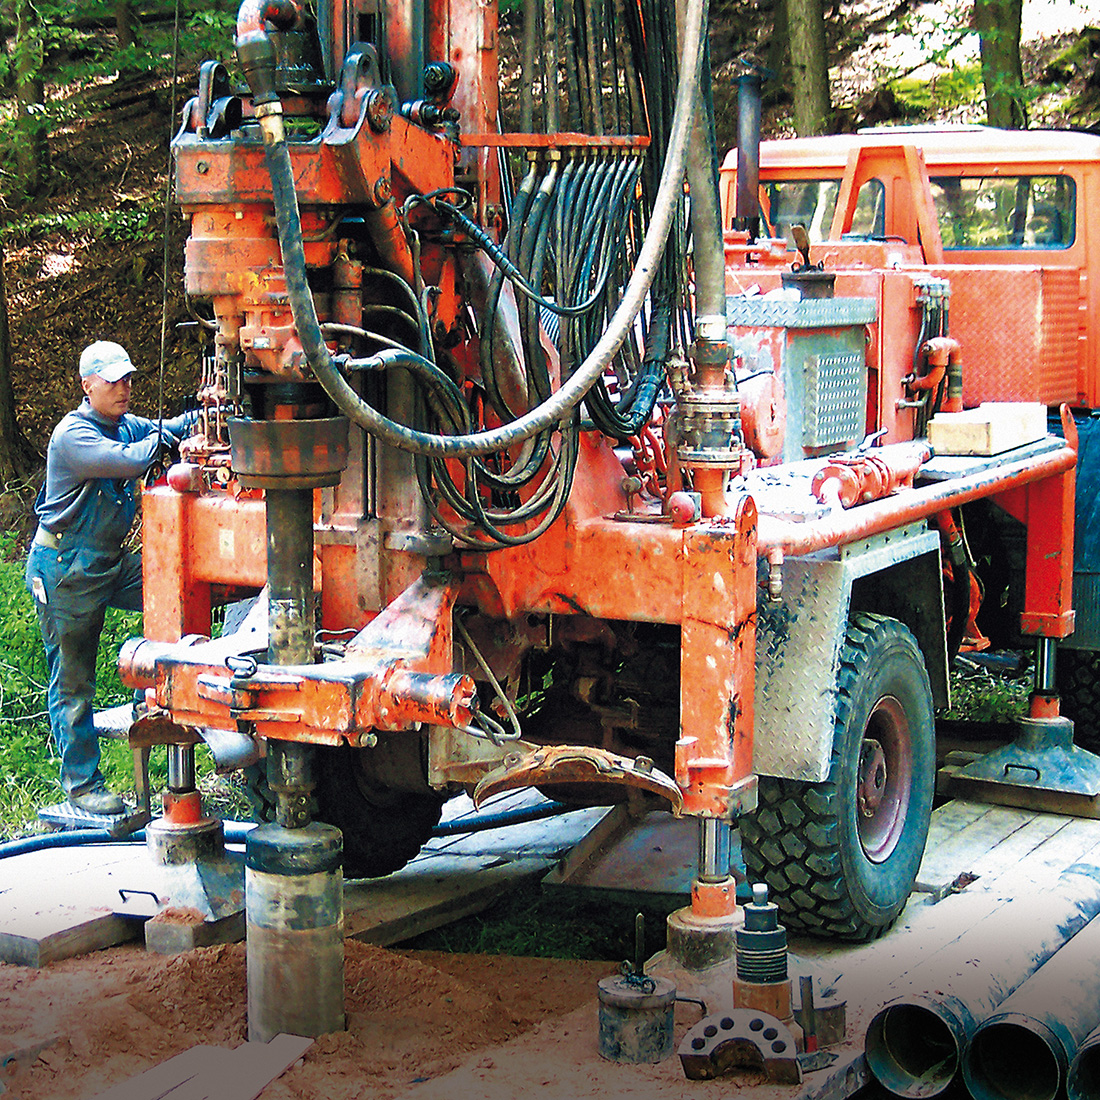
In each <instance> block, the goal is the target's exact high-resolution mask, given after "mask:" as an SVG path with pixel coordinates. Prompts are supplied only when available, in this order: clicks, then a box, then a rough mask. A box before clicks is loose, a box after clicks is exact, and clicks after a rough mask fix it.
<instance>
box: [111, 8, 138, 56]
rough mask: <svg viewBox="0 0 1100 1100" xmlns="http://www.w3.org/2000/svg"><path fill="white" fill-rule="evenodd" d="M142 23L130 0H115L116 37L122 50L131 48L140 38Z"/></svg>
mask: <svg viewBox="0 0 1100 1100" xmlns="http://www.w3.org/2000/svg"><path fill="white" fill-rule="evenodd" d="M140 28H141V23H140V21H139V20H138V17H137V15H136V14H135V13H134V7H133V4H132V3H131V2H130V0H115V38H116V39H117V40H118V48H119V49H120V50H125V49H129V47H130V46H133V45H134V44H135V43H136V42H137V41H138V40H139V37H140V35H139V31H140Z"/></svg>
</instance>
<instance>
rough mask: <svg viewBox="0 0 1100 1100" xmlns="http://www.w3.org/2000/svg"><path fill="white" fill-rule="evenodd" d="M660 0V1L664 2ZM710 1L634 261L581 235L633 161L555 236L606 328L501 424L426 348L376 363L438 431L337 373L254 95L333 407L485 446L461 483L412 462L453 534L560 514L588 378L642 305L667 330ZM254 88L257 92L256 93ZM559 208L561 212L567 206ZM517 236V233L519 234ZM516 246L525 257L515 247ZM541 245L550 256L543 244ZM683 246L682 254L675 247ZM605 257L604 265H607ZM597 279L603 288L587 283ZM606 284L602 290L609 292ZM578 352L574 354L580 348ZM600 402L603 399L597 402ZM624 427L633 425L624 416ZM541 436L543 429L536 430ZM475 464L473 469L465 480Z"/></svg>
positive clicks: (696, 11) (281, 169)
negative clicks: (408, 384) (386, 409)
mask: <svg viewBox="0 0 1100 1100" xmlns="http://www.w3.org/2000/svg"><path fill="white" fill-rule="evenodd" d="M650 6H652V5H650ZM656 7H657V9H658V10H659V9H660V8H661V7H662V5H657V6H656ZM706 9H707V4H706V0H689V4H688V8H687V11H686V13H685V22H684V38H683V42H684V46H683V54H682V58H681V65H680V72H679V81H678V85H677V93H676V101H675V110H674V112H673V116H672V121H671V125H670V127H669V131H668V143H667V152H666V155H665V158H664V164H663V168H662V173H661V179H660V185H659V187H658V190H657V193H656V195H655V196H654V199H653V201H652V207H651V210H650V213H649V222H648V226H647V228H646V232H645V236H644V238H643V239H642V240H641V242H640V243H639V245H638V247H637V254H636V256H633V257H631V262H632V270H631V274H630V278H629V280H628V281H627V282H626V285H625V286H620V285H619V284H618V282H617V281H616V280H614V279H613V278H612V275H613V273H614V271H615V268H616V264H618V263H620V262H621V259H622V257H623V256H624V255H626V241H625V237H624V236H623V234H622V233H620V238H621V239H622V240H621V245H620V249H619V250H618V251H617V252H616V254H615V255H614V256H613V257H612V258H610V259H607V258H605V257H603V256H597V255H596V251H595V248H594V247H593V248H590V247H589V245H591V244H592V242H593V241H599V240H600V239H602V238H604V237H605V236H606V233H607V232H611V231H612V230H613V229H614V225H615V221H616V219H617V220H618V221H619V222H620V224H622V222H623V218H624V210H625V209H626V207H627V206H628V205H629V202H628V200H629V199H630V198H632V196H631V194H630V192H631V187H630V184H629V172H625V173H614V172H613V173H611V174H610V175H608V174H607V173H604V174H603V178H602V179H601V180H600V183H601V186H606V187H607V188H608V189H609V192H608V193H614V194H617V195H618V196H619V201H618V203H617V209H616V210H615V211H613V214H614V217H611V218H609V219H608V220H607V222H606V224H605V225H604V226H602V227H601V226H600V225H599V224H598V222H597V223H589V225H588V232H587V233H584V232H581V233H578V234H576V235H575V236H572V237H570V236H569V234H568V233H566V234H565V235H563V236H562V237H561V238H560V243H561V245H562V249H563V255H562V256H561V257H560V258H559V257H558V256H557V254H556V253H555V254H554V256H553V271H554V272H555V273H560V274H562V275H564V276H566V277H567V281H568V277H569V276H570V275H571V276H572V289H573V290H574V291H578V290H579V289H581V288H583V289H585V290H587V291H588V292H589V293H588V296H589V297H590V298H592V299H593V303H592V307H591V308H593V309H595V308H596V305H597V304H599V303H601V302H602V303H603V305H604V309H603V310H601V313H600V316H601V318H602V317H603V316H606V313H607V312H610V313H611V316H610V318H609V319H608V320H607V322H606V327H604V326H603V324H602V322H601V323H600V324H599V325H597V326H595V327H599V328H602V332H600V334H599V337H598V338H597V339H596V340H595V342H594V343H593V344H592V346H591V347H590V348H588V349H587V351H586V353H585V357H584V360H583V361H582V362H580V363H579V364H578V365H577V366H576V368H575V369H574V370H573V371H572V372H571V373H569V374H568V376H564V375H563V378H562V380H561V385H560V386H559V388H558V389H557V390H554V391H552V392H550V389H549V387H548V386H546V385H540V386H535V387H534V389H533V394H532V396H533V397H535V398H537V399H538V403H537V404H536V405H535V406H534V407H533V408H531V409H529V410H528V411H526V412H524V413H523V414H522V415H519V416H517V417H515V418H513V419H508V420H507V421H506V422H505V423H503V424H501V425H500V426H499V427H495V428H490V429H488V430H481V431H472V430H471V427H470V426H471V425H472V424H476V423H479V422H481V421H480V415H479V412H480V411H479V410H477V409H475V410H473V412H471V411H470V410H468V409H466V408H465V405H464V403H463V401H462V400H461V391H459V390H458V387H457V385H456V384H455V382H454V381H453V380H451V379H449V378H448V377H447V375H446V372H444V371H443V370H441V369H440V368H439V367H437V366H436V365H435V364H434V363H433V362H432V360H431V358H430V357H422V356H416V355H415V354H414V353H411V352H406V351H404V350H402V349H398V351H397V352H395V353H394V355H393V356H390V357H388V358H386V357H384V356H380V357H378V361H377V364H376V365H377V366H378V367H379V368H385V367H388V366H394V365H399V366H402V367H406V368H408V369H412V370H414V372H416V373H417V376H418V377H419V378H420V379H421V380H422V381H423V382H424V384H425V386H426V391H425V404H426V405H427V407H428V408H430V409H431V412H432V414H433V417H434V419H435V423H436V425H437V426H438V427H440V428H442V429H443V430H442V431H440V432H426V431H422V430H420V429H419V428H416V427H413V426H412V425H407V424H401V423H398V422H396V421H394V420H391V419H389V418H388V417H386V416H385V415H383V414H382V413H381V412H379V410H378V409H377V408H375V407H374V406H373V405H371V404H370V403H368V402H367V401H365V400H363V398H361V397H360V396H359V394H358V393H357V392H356V391H355V389H354V388H353V387H352V386H351V385H350V384H349V383H348V381H347V380H346V379H345V377H344V375H343V374H342V372H341V370H340V369H339V366H338V364H337V363H336V362H335V361H334V359H333V357H332V355H331V354H330V352H329V350H328V348H327V346H326V344H325V338H324V334H323V333H322V331H321V328H320V325H319V324H318V321H317V314H316V310H315V307H314V302H313V296H312V293H311V291H310V288H309V284H308V281H307V277H306V265H305V255H304V249H303V245H302V230H301V218H300V214H299V211H298V202H297V195H296V193H295V188H294V175H293V169H292V163H291V158H290V153H289V150H288V148H287V144H286V140H285V134H284V132H283V128H282V124H281V117H279V116H280V110H279V109H278V106H277V100H276V99H274V98H273V96H272V93H271V92H270V91H269V92H267V93H265V95H264V97H263V98H264V99H265V100H266V102H264V103H262V107H263V110H262V111H259V110H258V112H257V114H258V116H259V117H260V120H261V127H262V129H263V135H264V148H265V154H266V161H267V167H268V171H269V174H270V176H271V182H272V192H273V198H274V204H275V214H276V223H277V226H278V231H279V242H280V247H281V250H282V257H283V267H284V271H285V274H286V282H287V291H288V298H289V300H290V305H291V311H292V313H293V316H294V322H295V327H296V328H297V330H298V334H299V338H300V340H301V343H302V347H303V350H304V352H305V356H306V360H307V362H308V363H309V366H310V368H311V369H312V370H313V373H314V375H315V377H316V378H317V380H318V381H319V382H320V383H321V385H322V386H323V387H324V389H325V391H326V392H327V393H328V395H329V397H330V398H331V399H332V400H333V402H334V403H335V404H336V406H337V408H339V409H340V411H341V412H343V413H344V415H346V416H348V417H349V419H351V420H352V421H353V422H354V423H356V424H357V425H359V426H360V427H362V428H363V429H364V430H366V431H367V432H370V433H371V434H373V435H375V436H376V437H377V438H378V439H379V440H381V441H382V442H383V443H385V444H388V445H390V446H394V447H398V448H400V449H402V450H405V451H411V452H413V453H414V454H417V455H420V456H423V457H425V458H429V459H434V460H444V459H474V458H477V457H478V456H493V457H492V458H491V459H489V460H487V461H485V462H479V463H477V465H476V466H471V464H470V463H465V464H463V469H464V474H463V476H462V478H461V479H460V480H461V481H462V482H463V484H462V485H461V486H460V485H459V484H457V483H456V482H455V480H454V478H453V477H452V476H451V475H450V473H449V472H448V476H447V479H446V480H445V481H444V482H442V483H441V482H440V480H438V477H437V476H436V477H430V476H429V475H430V474H434V475H438V473H439V471H440V469H441V465H442V464H441V463H439V462H436V463H435V465H434V467H431V468H429V467H428V466H426V465H425V463H423V462H421V463H420V478H421V485H422V488H423V489H424V490H425V491H426V492H427V493H428V494H429V503H430V505H433V506H434V510H435V512H436V516H437V518H438V519H442V518H443V516H442V513H441V512H440V510H439V508H438V506H435V505H434V500H433V497H434V492H433V489H432V483H433V482H434V486H435V487H436V488H437V489H438V491H439V494H440V496H441V498H442V499H443V500H444V501H446V503H447V504H449V505H450V506H451V507H452V508H453V509H454V510H455V511H458V512H459V515H460V517H461V518H462V520H464V521H465V522H467V523H468V524H470V527H469V528H466V527H461V526H456V525H455V524H453V523H450V522H448V527H449V528H450V529H451V530H452V533H453V534H455V535H456V536H457V537H458V538H459V539H460V540H461V541H463V542H465V543H467V544H470V543H474V544H476V545H478V546H481V547H484V548H490V549H491V548H493V547H494V546H503V545H513V544H515V543H517V542H524V541H528V540H530V539H531V538H534V537H536V536H537V535H538V534H539V533H541V531H543V530H545V528H546V527H547V526H549V524H550V523H552V522H553V520H554V519H555V518H556V517H557V515H558V514H560V511H561V509H562V508H563V507H564V505H565V501H566V499H567V498H568V494H569V487H570V485H571V482H572V474H573V468H574V465H575V461H576V450H577V444H576V438H575V434H576V420H577V417H578V408H579V406H580V404H581V402H582V401H583V400H584V399H585V397H586V395H587V394H588V393H589V392H590V391H591V390H592V387H593V386H594V385H595V384H596V383H597V382H599V381H600V380H601V379H602V376H603V375H604V374H605V372H606V371H607V370H608V369H609V367H610V366H611V364H612V363H613V361H614V360H615V358H616V356H617V355H618V353H619V352H620V350H621V349H622V347H623V344H624V342H625V341H626V340H627V339H628V338H632V337H633V336H634V335H635V333H636V331H637V318H638V316H639V314H640V313H642V311H643V310H644V309H646V308H647V307H648V309H649V310H650V311H651V312H652V313H653V315H654V316H658V317H664V318H665V319H666V320H665V321H663V322H662V324H663V325H664V330H663V332H662V334H661V340H660V341H659V342H661V343H662V346H663V345H665V344H667V317H668V315H669V311H668V307H667V294H668V292H667V289H666V290H662V291H661V292H660V293H655V294H654V295H652V296H651V290H652V289H653V287H654V280H655V278H656V276H657V275H658V273H659V272H661V271H662V270H663V271H665V272H666V273H667V271H668V270H669V268H668V264H667V261H665V260H664V253H665V244H666V241H667V238H668V234H669V230H670V228H671V226H672V225H673V223H674V222H678V223H679V222H681V221H682V215H681V206H682V198H683V195H682V182H683V177H684V171H685V165H686V154H687V144H688V137H689V135H690V132H691V127H692V124H693V121H694V113H695V110H696V108H697V104H698V96H699V86H700V79H701V67H702V58H703V55H704V52H705V51H704V34H703V32H704V28H705V24H706ZM654 33H655V32H654V31H653V30H650V29H647V30H646V32H645V35H643V37H644V39H645V44H646V48H647V49H648V50H650V51H653V50H655V49H657V46H656V45H655V42H654ZM246 71H248V70H246ZM251 79H252V77H251V73H250V80H251ZM253 90H254V91H255V90H256V89H255V88H254V89H253ZM256 98H257V101H258V102H259V100H260V98H261V97H260V96H257V97H256ZM576 175H577V173H576V172H574V173H573V174H572V177H575V176H576ZM581 175H582V176H583V175H585V174H584V173H582V174H581ZM592 175H593V177H595V176H597V175H599V173H592ZM572 177H571V179H572ZM635 178H636V177H635ZM595 182H596V181H595V178H593V179H590V180H588V186H589V188H591V187H592V186H593V185H594V183H595ZM572 186H575V185H574V184H573V183H571V184H570V187H572ZM635 190H636V188H635ZM570 193H572V192H570ZM543 209H544V210H548V209H550V203H549V200H547V201H546V202H545V203H544V204H543ZM565 213H566V214H567V213H568V211H565ZM580 213H582V212H580V211H577V214H580ZM543 217H545V214H541V215H540V224H541V218H543ZM525 224H526V219H525ZM552 224H553V223H552ZM578 224H580V225H581V227H582V229H583V228H584V225H585V223H584V221H583V220H582V221H581V222H580V223H577V222H573V223H568V219H566V221H565V222H563V224H562V229H563V233H564V231H565V230H566V229H567V228H575V227H576V226H577V225H578ZM540 236H541V233H540V234H536V235H535V237H534V239H533V240H534V243H533V244H532V245H531V256H532V261H533V262H534V260H535V257H536V250H537V245H538V242H539V239H540ZM519 239H520V242H522V240H523V235H522V234H520V238H519ZM570 240H571V241H572V243H573V245H574V246H575V251H574V252H573V253H572V254H571V255H567V254H566V249H565V247H564V246H565V245H566V244H567V243H569V241H570ZM513 247H516V246H513ZM631 251H633V250H631ZM520 255H521V256H522V252H521V253H520ZM546 255H547V256H549V251H548V249H547V252H546ZM680 256H681V259H682V251H680ZM589 257H590V258H589ZM605 266H606V269H607V275H606V276H605V275H604V268H605ZM586 284H587V285H586ZM533 289H534V290H535V291H536V293H537V292H538V291H539V290H540V289H541V288H540V287H538V286H537V285H536V286H535V287H533ZM597 290H598V291H599V293H595V291H597ZM604 291H606V292H607V293H606V296H605V295H604V293H603V292H604ZM558 293H559V295H561V296H562V297H563V300H565V298H566V297H567V293H568V292H566V294H565V295H562V292H561V288H559V292H558ZM540 297H541V295H540ZM613 301H617V305H616V306H615V308H614V310H613V312H612V311H611V308H610V307H611V304H612V302H613ZM537 304H538V305H542V304H545V303H537ZM573 304H574V305H575V303H573ZM550 305H551V307H553V306H555V305H557V303H556V302H551V303H550ZM565 308H566V309H568V308H570V303H568V302H566V307H565ZM593 335H594V333H593V332H592V331H588V332H587V333H585V332H584V331H583V330H582V331H580V332H574V333H572V334H571V335H570V337H569V339H570V340H571V341H572V343H571V344H570V347H571V348H576V349H582V348H583V345H584V344H585V343H588V342H589V341H590V340H591V338H592V336H593ZM527 344H528V348H529V350H530V349H531V348H530V345H531V341H527ZM539 350H540V351H541V349H539ZM574 354H579V350H578V351H577V352H575V353H574ZM528 358H530V356H528ZM645 362H646V363H648V364H650V372H651V373H652V364H653V363H655V362H660V361H659V360H657V359H656V358H655V356H654V355H653V354H651V353H650V352H647V353H646V355H645ZM528 370H529V372H530V371H532V370H533V371H534V372H535V373H537V372H538V367H537V364H536V365H535V366H534V367H533V368H532V367H531V366H530V365H528ZM643 373H644V372H643ZM656 389H657V386H656V384H655V382H654V381H649V382H646V381H645V379H644V377H640V378H639V380H638V381H637V384H632V383H630V382H628V383H627V385H626V386H625V390H626V391H627V393H626V397H627V401H628V403H629V405H631V406H635V405H637V403H638V399H639V397H641V398H644V399H645V400H644V401H643V402H642V403H641V404H640V405H638V407H637V408H634V410H633V413H632V417H631V421H630V422H633V421H634V419H636V418H637V417H638V415H639V413H640V412H641V411H642V410H644V417H645V418H648V415H649V412H650V411H651V409H652V399H655V396H656ZM646 402H648V403H649V407H648V409H646V408H645V403H646ZM606 403H607V402H603V404H606ZM600 404H601V402H600V401H598V400H594V401H593V405H594V406H597V407H598V406H599V405H600ZM641 422H644V420H642V421H641ZM624 426H625V427H629V424H625V425H624ZM448 429H449V430H448ZM554 433H561V434H560V437H559V438H560V443H559V444H558V445H557V446H556V447H555V446H554V445H553V442H552V441H553V438H554ZM540 435H541V436H542V438H539V437H540ZM527 441H530V442H527ZM523 443H526V444H527V445H526V446H525V447H523V448H522V449H521V450H520V452H519V454H518V457H516V456H515V455H513V453H512V449H513V448H516V447H517V445H519V444H523ZM471 470H472V471H473V473H474V480H473V482H472V481H471ZM535 479H537V482H536V484H535V487H534V489H533V490H530V491H528V495H527V499H526V500H525V499H523V497H522V494H521V493H520V492H519V488H520V486H521V485H523V486H526V485H528V484H529V483H530V482H532V481H534V480H535ZM481 488H484V489H485V490H486V491H487V493H488V496H489V502H488V503H489V506H488V507H486V503H485V500H484V497H483V494H482V492H481V491H480V489H481ZM459 505H460V507H458V506H459ZM532 521H535V522H534V525H533V526H531V523H532ZM508 526H513V527H514V526H518V527H520V528H521V530H520V531H518V532H506V531H505V530H504V528H505V527H508Z"/></svg>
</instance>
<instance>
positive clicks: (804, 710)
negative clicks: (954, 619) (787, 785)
mask: <svg viewBox="0 0 1100 1100" xmlns="http://www.w3.org/2000/svg"><path fill="white" fill-rule="evenodd" d="M928 554H931V555H935V557H934V558H931V559H929V562H928V566H929V568H928V569H927V570H926V571H925V590H924V593H923V598H922V599H915V598H913V597H912V593H911V592H909V593H908V595H907V594H906V592H904V591H902V589H905V590H908V589H911V587H912V585H913V577H912V571H911V570H908V569H903V570H900V571H899V570H897V569H896V568H895V567H897V566H899V565H901V564H902V563H904V562H909V561H914V560H915V559H917V558H919V557H921V556H923V555H928ZM864 577H874V578H875V582H874V583H873V584H867V585H863V586H861V589H860V597H861V598H860V600H859V601H858V602H859V605H860V606H859V610H862V611H878V612H880V613H882V614H886V615H891V616H894V617H896V618H899V619H901V620H902V621H903V622H905V623H906V625H907V626H909V628H910V629H911V630H913V632H914V633H915V634H916V635H917V638H918V641H919V642H920V643H921V648H922V651H923V652H924V656H925V661H926V663H927V664H928V666H929V675H930V678H931V680H932V684H933V691H934V694H935V695H936V697H937V702H938V703H941V704H942V703H945V702H946V677H947V671H946V653H945V651H944V643H943V641H942V631H943V593H942V588H941V587H940V586H939V536H938V535H937V534H936V533H934V532H932V531H928V530H925V529H924V528H923V525H921V524H915V525H913V526H911V527H907V528H903V529H900V530H898V531H891V532H888V533H887V534H884V535H880V536H877V537H875V538H872V539H866V540H864V541H861V542H858V543H853V544H851V545H849V546H845V547H842V548H841V549H840V550H839V551H838V550H831V551H822V552H821V553H819V554H808V555H806V556H804V557H800V558H787V559H786V560H785V561H784V563H783V595H782V597H781V599H779V600H778V601H774V602H773V601H770V600H767V599H766V598H765V597H764V596H763V595H762V596H761V599H760V606H759V608H758V613H757V628H756V690H755V696H754V706H755V713H756V725H755V738H754V743H753V770H754V771H755V772H756V773H757V774H758V775H771V776H779V777H782V778H785V779H801V780H806V781H809V782H820V781H821V780H823V779H825V778H826V776H827V775H828V772H829V756H830V753H831V751H832V745H833V724H834V720H835V717H836V692H835V687H836V678H837V673H838V671H839V667H840V649H841V646H842V645H843V644H844V635H845V631H846V628H847V623H848V617H849V611H850V609H851V606H852V590H853V585H854V584H855V582H856V581H857V580H860V579H861V578H864ZM933 584H934V589H933ZM869 592H870V593H873V594H874V596H873V598H871V599H869V597H868V593H869ZM906 603H908V607H909V611H908V612H907V611H906V610H905V605H906ZM930 603H931V604H932V606H929V604H930ZM937 637H939V638H940V640H939V643H938V645H937V643H936V639H937Z"/></svg>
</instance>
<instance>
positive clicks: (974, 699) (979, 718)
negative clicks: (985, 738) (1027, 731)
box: [942, 658, 1031, 722]
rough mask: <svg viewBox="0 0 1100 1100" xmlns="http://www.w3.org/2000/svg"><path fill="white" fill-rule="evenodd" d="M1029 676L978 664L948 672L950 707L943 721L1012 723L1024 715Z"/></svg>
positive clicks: (961, 665) (1026, 706)
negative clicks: (1005, 673) (1011, 674)
mask: <svg viewBox="0 0 1100 1100" xmlns="http://www.w3.org/2000/svg"><path fill="white" fill-rule="evenodd" d="M1030 695H1031V675H1030V673H1028V672H1024V673H1022V674H1020V675H1015V676H1009V675H1003V674H998V673H996V672H991V671H990V670H989V669H987V668H983V667H981V666H979V665H969V664H966V665H964V664H962V663H961V658H960V663H958V664H956V665H955V667H954V668H952V670H951V707H950V709H949V710H947V711H945V712H944V714H943V715H942V717H943V718H945V719H949V720H955V721H964V722H1012V721H1014V720H1015V719H1017V718H1023V717H1025V716H1026V715H1027V710H1028V699H1029V697H1030Z"/></svg>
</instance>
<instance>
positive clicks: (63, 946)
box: [0, 844, 149, 966]
mask: <svg viewBox="0 0 1100 1100" xmlns="http://www.w3.org/2000/svg"><path fill="white" fill-rule="evenodd" d="M148 864H149V855H148V852H147V851H146V849H145V846H144V845H137V844H134V845H113V846H111V845H86V846H81V847H79V848H50V849H47V850H45V851H41V852H28V853H26V854H24V855H20V856H11V857H9V858H8V859H5V860H0V889H2V890H3V894H2V897H0V960H3V961H4V962H10V963H15V964H17V965H21V966H45V965H46V964H47V963H51V962H56V961H58V960H60V959H67V958H70V957H71V956H73V955H79V954H84V953H86V952H88V951H97V950H99V949H100V948H103V947H111V946H113V945H114V944H117V943H124V942H126V941H127V940H131V939H135V938H136V937H138V936H140V935H141V923H140V921H137V922H135V921H131V920H130V919H128V918H125V917H121V916H119V915H118V914H116V913H115V912H114V906H115V904H116V903H117V902H118V888H119V886H134V885H135V884H136V882H140V881H141V880H143V879H144V878H145V877H147V874H148V871H147V868H148Z"/></svg>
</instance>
